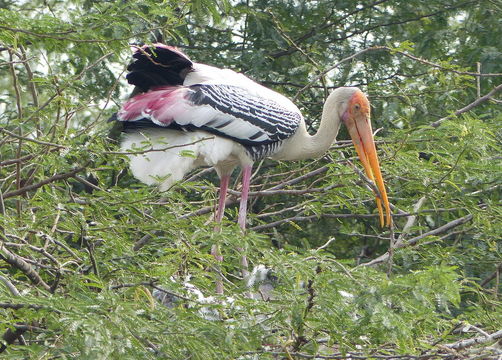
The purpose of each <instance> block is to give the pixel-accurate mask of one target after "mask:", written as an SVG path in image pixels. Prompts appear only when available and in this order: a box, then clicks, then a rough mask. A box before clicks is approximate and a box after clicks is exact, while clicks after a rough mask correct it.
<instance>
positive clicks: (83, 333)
mask: <svg viewBox="0 0 502 360" xmlns="http://www.w3.org/2000/svg"><path fill="white" fill-rule="evenodd" d="M501 19H502V3H501V2H500V0H474V1H469V0H467V1H466V0H452V1H449V2H447V3H446V4H445V2H442V1H420V0H410V1H400V0H360V1H352V0H350V1H349V0H346V1H344V0H337V1H332V0H319V1H293V0H291V1H269V0H267V1H264V0H243V1H229V0H227V1H211V0H196V1H185V0H178V1H164V2H160V1H154V0H143V1H141V2H138V1H94V0H84V1H83V0H72V1H59V0H44V1H41V0H33V1H9V0H0V74H1V76H0V164H1V167H0V180H1V182H0V319H1V321H0V337H2V344H0V351H1V352H2V354H1V356H2V358H6V359H19V358H33V359H53V358H82V359H87V358H89V359H110V358H111V359H116V358H120V359H148V358H166V359H223V358H225V359H226V358H228V359H237V358H238V359H317V358H318V359H345V358H347V359H348V358H351V359H355V358H358V359H366V358H378V359H391V358H414V359H443V358H449V359H453V358H472V359H474V358H493V359H496V358H499V357H500V356H502V353H501V350H500V344H499V345H498V346H497V341H500V339H501V338H502V330H501V324H502V309H501V303H500V294H499V293H500V289H501V285H500V274H501V271H502V260H501V250H502V249H501V242H500V239H501V236H502V221H501V218H502V214H501V212H502V211H501V207H500V195H501V169H502V167H501V163H500V159H501V158H500V151H501V146H500V145H501V139H502V132H501V130H500V124H501V121H502V111H501V103H502V100H500V99H501V97H500V92H501V90H502V37H501V36H500V28H501V26H502V23H501ZM154 41H162V42H164V43H168V44H172V45H176V46H178V47H179V48H180V49H182V50H183V51H185V52H186V53H187V54H188V55H189V56H190V57H191V58H192V59H194V60H196V61H200V62H204V63H208V64H212V65H216V66H220V67H228V68H232V69H234V70H237V71H241V72H244V73H246V74H247V75H248V76H250V77H252V78H253V79H255V80H257V81H259V82H261V83H262V84H264V85H266V86H269V87H271V88H273V89H275V90H277V91H280V92H282V93H284V94H286V95H288V96H289V97H291V98H292V99H295V102H296V103H297V104H298V106H299V107H300V108H301V109H302V111H303V112H304V114H305V117H306V121H307V122H308V124H309V126H310V128H311V130H312V131H315V129H316V128H317V124H318V120H319V118H320V113H321V107H322V103H323V99H324V98H325V97H326V95H327V94H328V93H329V91H330V89H332V88H336V87H339V86H347V85H351V86H359V87H361V88H362V89H363V90H364V91H365V92H366V93H367V94H368V96H369V98H370V101H371V103H372V117H373V128H374V129H378V131H377V135H376V139H377V140H378V149H379V156H380V159H381V164H382V169H383V173H384V178H385V180H386V184H387V186H388V190H389V195H390V201H391V203H392V205H393V212H394V227H393V229H391V230H389V229H388V228H381V227H380V226H379V224H378V214H377V212H376V209H375V202H374V198H373V195H372V192H371V187H370V186H369V185H368V184H367V182H366V179H365V178H364V176H363V175H361V174H360V172H359V171H358V170H357V169H358V168H360V165H359V164H358V162H357V161H354V162H353V161H352V160H353V159H355V152H354V150H353V147H352V146H351V144H350V141H348V140H347V139H349V138H348V135H347V133H346V132H345V131H344V129H342V131H341V133H340V134H339V136H338V142H337V143H335V144H334V145H333V147H332V148H331V150H330V152H329V153H327V154H326V155H325V156H324V157H323V158H322V159H317V160H314V161H303V162H296V163H291V162H287V163H286V162H284V163H282V162H273V161H270V160H266V161H263V162H262V163H261V164H259V168H258V170H257V173H256V174H255V176H254V178H253V184H252V185H253V188H252V191H259V194H255V196H253V197H252V199H251V204H250V212H251V214H250V216H249V227H250V230H249V231H248V232H247V233H246V234H242V233H241V232H240V229H239V228H238V226H237V225H236V224H235V219H236V212H237V209H236V207H235V206H233V205H230V206H229V208H228V210H227V212H226V220H225V221H224V225H223V226H222V229H221V232H215V231H214V229H213V228H214V224H213V223H212V217H211V216H212V213H213V210H214V204H215V200H216V194H217V187H216V185H215V184H217V182H216V177H215V175H214V173H213V172H211V171H207V170H205V169H202V170H199V171H196V172H194V173H193V174H192V175H191V176H190V178H189V179H187V180H186V181H183V182H181V183H179V184H177V185H176V186H175V187H174V188H172V189H171V190H170V191H168V192H165V193H160V192H158V191H157V190H155V188H153V187H148V186H146V185H143V184H141V183H139V182H138V181H137V180H135V179H134V178H133V177H132V176H131V175H130V173H129V172H128V170H127V156H126V154H124V153H121V152H120V151H119V149H118V146H117V143H116V139H117V134H115V133H113V132H110V130H111V128H112V125H111V123H108V122H107V121H106V120H107V119H108V118H109V117H110V116H111V115H112V114H113V113H114V112H115V111H117V109H118V107H119V106H120V103H121V102H123V101H124V99H125V98H127V94H128V93H129V92H130V90H131V89H130V87H129V86H128V85H127V83H126V81H125V80H124V76H125V68H126V66H127V64H128V63H129V61H130V55H131V52H130V44H140V43H148V42H154ZM238 184H239V182H238V181H236V182H235V183H234V184H233V186H232V187H233V189H235V191H234V192H232V198H231V201H232V204H234V205H235V204H237V202H238V195H239V192H238V191H239V187H238ZM214 243H218V244H220V247H221V249H222V251H223V255H224V263H223V268H222V269H221V272H222V275H223V277H224V279H225V290H226V296H231V297H232V298H233V300H232V301H230V300H229V299H226V298H222V299H213V301H211V302H210V303H208V304H207V303H206V304H203V303H201V302H200V301H198V300H197V299H194V298H192V299H190V297H191V296H192V295H193V294H191V293H190V292H187V289H186V287H184V286H183V281H184V280H185V279H187V278H188V277H190V279H191V280H190V282H191V283H192V284H194V285H195V286H197V288H198V289H200V291H201V292H202V293H203V294H204V295H205V296H210V295H213V294H214V280H215V272H214V271H211V269H214V268H215V267H216V263H215V260H214V259H213V257H212V256H211V255H210V248H211V245H212V244H214ZM238 248H244V251H245V253H246V254H247V256H248V258H249V261H250V263H251V266H256V265H258V264H264V265H266V266H267V267H270V268H272V269H273V271H274V275H275V277H277V281H276V282H275V289H274V293H273V298H272V299H271V300H269V301H263V300H254V299H250V298H249V297H248V296H247V294H248V292H249V290H248V289H246V287H245V286H244V282H243V281H242V279H241V278H240V271H239V252H238V251H237V249H238ZM158 288H162V289H165V290H168V291H169V293H170V294H177V295H178V296H179V298H178V302H177V303H176V306H174V307H165V306H163V305H161V304H160V303H159V302H158V301H157V300H156V299H155V298H154V297H153V296H152V293H153V290H154V289H158ZM230 302H231V304H230ZM208 311H210V312H211V313H212V314H216V315H217V316H212V317H208V316H207V312H208ZM205 314H206V315H205Z"/></svg>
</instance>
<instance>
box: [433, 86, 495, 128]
mask: <svg viewBox="0 0 502 360" xmlns="http://www.w3.org/2000/svg"><path fill="white" fill-rule="evenodd" d="M501 90H502V84H500V85H498V86H496V87H494V88H493V89H492V90H491V91H490V92H489V93H488V94H486V95H484V96H482V97H480V98H477V99H476V100H474V101H473V102H472V103H470V104H469V105H467V106H465V107H463V108H462V109H459V110H457V111H455V112H454V113H453V114H451V115H448V116H445V117H444V118H441V119H439V120H437V121H434V122H433V123H431V126H432V127H434V128H437V127H438V126H439V125H441V123H442V122H443V121H445V120H447V119H450V118H452V117H455V116H458V115H460V114H463V113H465V112H467V111H469V110H471V109H473V108H474V107H476V106H478V105H479V104H482V103H484V102H485V101H488V100H490V98H491V97H492V96H493V95H495V94H496V93H498V92H499V91H501Z"/></svg>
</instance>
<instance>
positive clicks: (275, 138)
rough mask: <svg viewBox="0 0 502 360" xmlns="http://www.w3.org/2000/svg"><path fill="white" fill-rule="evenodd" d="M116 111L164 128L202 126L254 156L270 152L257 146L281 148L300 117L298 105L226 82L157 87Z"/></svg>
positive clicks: (121, 117)
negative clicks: (245, 149) (286, 103)
mask: <svg viewBox="0 0 502 360" xmlns="http://www.w3.org/2000/svg"><path fill="white" fill-rule="evenodd" d="M267 90H268V89H267ZM277 96H278V97H280V99H281V100H282V99H284V97H283V96H282V95H280V94H277ZM117 115H118V120H121V121H126V122H134V121H139V120H141V121H144V120H149V121H151V122H152V123H153V124H155V125H157V126H161V127H171V128H172V127H175V128H176V127H179V128H181V129H184V130H204V131H207V132H209V133H212V134H216V135H219V136H222V137H226V138H229V139H232V140H234V141H236V142H238V143H240V144H242V145H244V146H245V147H246V148H247V149H248V150H250V151H251V152H253V153H255V152H256V154H255V156H253V157H263V156H267V155H270V154H268V152H269V151H265V152H264V153H263V152H262V151H258V150H259V147H267V148H269V149H270V151H272V150H273V149H274V148H277V145H278V144H280V143H281V142H282V141H284V140H285V139H287V138H289V137H291V136H292V135H293V134H294V133H295V132H296V130H297V129H298V127H299V125H300V122H301V120H302V116H301V113H300V111H299V110H298V109H297V108H296V107H286V106H284V105H282V104H280V102H279V101H274V100H273V99H269V98H264V97H261V96H257V95H255V94H254V92H250V91H247V90H246V89H245V88H242V87H239V86H233V85H222V84H197V85H191V86H178V87H172V86H168V87H159V88H156V89H153V90H151V91H149V92H146V93H144V94H140V95H137V96H135V97H133V98H131V99H130V100H128V101H127V102H126V103H125V104H124V105H123V107H122V109H121V110H120V111H119V112H118V114H117ZM253 149H254V150H253ZM258 153H260V154H258Z"/></svg>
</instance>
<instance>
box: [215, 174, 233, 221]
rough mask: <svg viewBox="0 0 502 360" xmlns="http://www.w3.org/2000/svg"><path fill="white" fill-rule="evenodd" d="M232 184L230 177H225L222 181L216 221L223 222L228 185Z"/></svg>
mask: <svg viewBox="0 0 502 360" xmlns="http://www.w3.org/2000/svg"><path fill="white" fill-rule="evenodd" d="M229 182H230V175H223V176H222V177H221V179H220V199H219V201H218V210H217V211H216V218H215V221H216V222H217V223H220V222H221V219H223V213H224V212H225V201H226V200H227V190H228V183H229Z"/></svg>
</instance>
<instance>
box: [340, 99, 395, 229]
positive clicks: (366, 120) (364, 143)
mask: <svg viewBox="0 0 502 360" xmlns="http://www.w3.org/2000/svg"><path fill="white" fill-rule="evenodd" d="M361 95H362V93H361ZM362 96H363V97H364V95H362ZM364 99H365V97H364ZM365 100H366V99H365ZM366 102H367V100H366ZM363 106H364V105H363ZM351 110H352V109H351ZM351 110H349V111H350V113H349V114H347V115H348V116H346V117H345V119H344V122H345V124H346V125H347V128H348V130H349V134H350V136H351V137H352V142H353V143H354V147H355V148H356V151H357V155H359V159H360V160H361V162H362V164H363V166H364V170H365V172H366V175H367V176H368V178H370V179H371V180H372V181H373V182H374V183H375V184H376V187H377V188H378V191H379V193H380V194H378V193H376V192H375V195H376V203H377V207H378V213H379V214H380V225H381V226H382V227H383V226H384V225H386V226H389V227H390V226H391V225H392V218H391V211H390V205H389V200H388V198H387V191H386V190H385V185H384V182H383V178H382V173H381V172H380V164H379V162H378V156H377V152H376V148H375V141H374V140H373V131H372V129H371V122H370V117H369V108H368V110H367V111H361V110H362V109H361V107H360V106H359V107H358V108H357V109H355V110H354V111H351ZM382 202H383V207H385V221H384V210H383V207H382Z"/></svg>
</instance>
